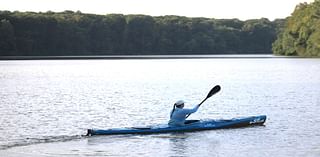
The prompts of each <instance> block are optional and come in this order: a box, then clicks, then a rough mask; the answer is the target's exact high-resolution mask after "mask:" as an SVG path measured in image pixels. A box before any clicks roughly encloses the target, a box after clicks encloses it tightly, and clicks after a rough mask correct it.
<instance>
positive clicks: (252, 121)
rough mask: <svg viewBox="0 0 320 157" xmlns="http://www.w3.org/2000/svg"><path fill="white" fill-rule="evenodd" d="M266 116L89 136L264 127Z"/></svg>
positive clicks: (99, 131)
mask: <svg viewBox="0 0 320 157" xmlns="http://www.w3.org/2000/svg"><path fill="white" fill-rule="evenodd" d="M266 118H267V116H266V115H260V116H250V117H241V118H232V119H219V120H214V119H209V120H200V121H196V122H193V123H190V124H186V125H185V126H177V127H173V126H168V125H154V126H148V127H129V128H112V129H88V130H87V136H93V135H120V134H155V133H170V132H191V131H200V130H214V129H227V128H238V127H247V126H254V125H263V123H264V122H265V121H266Z"/></svg>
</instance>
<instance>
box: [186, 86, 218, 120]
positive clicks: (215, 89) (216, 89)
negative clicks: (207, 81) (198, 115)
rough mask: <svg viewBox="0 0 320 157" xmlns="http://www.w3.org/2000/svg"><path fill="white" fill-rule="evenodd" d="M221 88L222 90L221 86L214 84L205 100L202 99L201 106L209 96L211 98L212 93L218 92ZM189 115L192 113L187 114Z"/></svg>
mask: <svg viewBox="0 0 320 157" xmlns="http://www.w3.org/2000/svg"><path fill="white" fill-rule="evenodd" d="M220 90H221V87H220V86H219V85H216V86H214V87H213V88H212V89H211V90H210V92H209V93H208V95H207V97H206V98H205V99H204V100H202V102H201V103H200V104H199V106H200V105H201V104H202V103H204V102H205V101H206V100H207V99H208V98H210V97H211V96H212V95H214V94H216V93H218V92H219V91H220ZM189 116H190V114H188V115H187V116H186V118H188V117H189Z"/></svg>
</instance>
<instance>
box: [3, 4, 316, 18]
mask: <svg viewBox="0 0 320 157" xmlns="http://www.w3.org/2000/svg"><path fill="white" fill-rule="evenodd" d="M313 1H314V0H0V10H9V11H34V12H46V11H48V10H50V11H54V12H61V11H65V10H72V11H78V10H79V11H81V12H82V13H93V14H102V15H104V14H110V13H121V14H126V15H127V14H144V15H151V16H162V15H178V16H187V17H208V18H217V19H222V18H225V19H230V18H238V19H240V20H247V19H259V18H262V17H265V18H268V19H269V20H274V19H276V18H285V17H288V16H290V14H291V13H292V12H293V10H294V8H295V6H296V5H297V4H299V3H301V2H308V3H309V2H313Z"/></svg>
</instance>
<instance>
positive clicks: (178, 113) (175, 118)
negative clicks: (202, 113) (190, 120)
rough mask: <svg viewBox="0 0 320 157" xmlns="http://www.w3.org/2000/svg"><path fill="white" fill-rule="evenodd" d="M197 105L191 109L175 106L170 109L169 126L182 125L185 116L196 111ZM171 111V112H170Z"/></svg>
mask: <svg viewBox="0 0 320 157" xmlns="http://www.w3.org/2000/svg"><path fill="white" fill-rule="evenodd" d="M198 108H199V105H196V106H195V107H194V108H193V109H184V108H175V109H174V110H173V111H171V115H172V116H171V117H170V120H169V123H168V124H169V125H170V126H183V125H184V122H185V121H186V116H187V115H188V114H191V113H195V112H197V111H198ZM172 112H173V113H172Z"/></svg>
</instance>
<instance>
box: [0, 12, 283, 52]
mask: <svg viewBox="0 0 320 157" xmlns="http://www.w3.org/2000/svg"><path fill="white" fill-rule="evenodd" d="M283 23H284V20H275V21H269V20H268V19H265V18H262V19H253V20H247V21H241V20H238V19H211V18H187V17H182V16H160V17H152V16H147V15H122V14H108V15H94V14H84V13H81V12H79V11H78V12H72V11H64V12H60V13H55V12H50V11H49V12H46V13H34V12H10V11H0V56H16V55H20V56H33V55H41V56H50V55H124V54H126V55H139V54H250V53H251V54H252V53H253V54H257V53H264V54H265V53H270V54H271V53H272V46H271V45H272V43H273V42H274V40H275V39H276V35H277V32H278V30H279V28H280V26H281V25H282V24H283Z"/></svg>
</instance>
